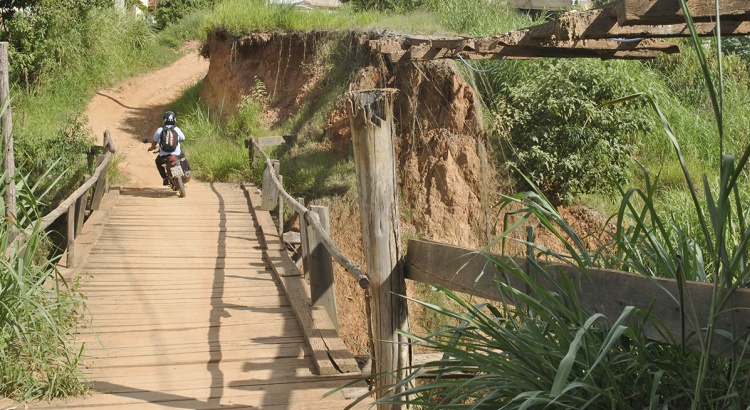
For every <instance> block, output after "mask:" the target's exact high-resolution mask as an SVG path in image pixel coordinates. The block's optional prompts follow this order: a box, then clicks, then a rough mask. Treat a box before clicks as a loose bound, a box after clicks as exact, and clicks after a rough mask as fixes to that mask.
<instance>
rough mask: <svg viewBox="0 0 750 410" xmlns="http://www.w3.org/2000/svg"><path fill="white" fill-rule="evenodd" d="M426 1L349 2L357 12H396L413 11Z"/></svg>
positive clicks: (349, 0) (356, 0)
mask: <svg viewBox="0 0 750 410" xmlns="http://www.w3.org/2000/svg"><path fill="white" fill-rule="evenodd" d="M423 2H424V0H348V3H351V4H352V5H354V7H355V9H357V10H379V11H384V10H391V11H394V12H405V11H413V10H414V9H416V8H418V7H419V6H421V5H422V4H423Z"/></svg>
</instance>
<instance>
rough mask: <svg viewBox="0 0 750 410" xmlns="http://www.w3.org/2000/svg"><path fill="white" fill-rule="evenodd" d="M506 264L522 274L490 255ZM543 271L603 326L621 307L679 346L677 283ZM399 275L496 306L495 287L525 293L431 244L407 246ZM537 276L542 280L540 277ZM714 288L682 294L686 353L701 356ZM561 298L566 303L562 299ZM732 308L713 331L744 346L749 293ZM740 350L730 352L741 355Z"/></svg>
mask: <svg viewBox="0 0 750 410" xmlns="http://www.w3.org/2000/svg"><path fill="white" fill-rule="evenodd" d="M493 256H495V257H497V258H499V259H500V260H504V261H505V262H506V263H515V264H516V265H517V266H518V269H520V270H521V271H524V270H525V269H526V268H527V267H526V260H525V259H513V260H511V259H509V258H505V257H502V256H498V255H493ZM540 263H541V264H542V266H544V267H545V270H546V271H547V272H548V273H549V274H551V275H552V276H553V277H555V278H557V279H558V280H559V278H561V277H566V278H568V279H569V280H571V282H572V283H574V284H575V289H576V290H577V295H576V296H577V298H578V301H579V302H580V304H581V306H582V307H583V308H584V309H586V310H587V311H588V312H589V313H602V314H604V316H606V317H607V319H608V320H610V321H613V320H615V319H616V318H618V317H619V316H620V314H621V313H622V310H623V309H624V308H625V307H626V306H635V307H637V308H639V309H642V310H644V311H650V312H651V314H652V315H654V316H656V317H658V318H659V319H660V320H661V322H662V324H663V326H665V327H666V328H667V329H669V332H670V333H671V334H672V335H673V336H674V338H675V340H677V341H680V340H681V335H682V328H681V320H682V317H681V315H680V309H679V306H678V303H677V292H678V291H677V282H676V281H675V280H672V279H663V278H649V277H645V276H642V275H638V274H633V273H626V272H619V271H613V270H606V269H588V273H585V272H582V271H581V270H580V269H578V268H575V267H572V266H566V265H559V264H552V263H546V264H545V263H543V262H540ZM404 275H405V277H406V278H407V279H411V280H415V281H419V282H423V283H428V284H433V285H440V286H443V287H446V288H448V289H450V290H453V291H458V292H464V293H469V294H473V295H476V296H479V297H483V298H487V299H491V300H498V301H499V300H500V294H499V292H498V289H497V285H496V283H497V281H502V282H503V283H507V284H509V285H510V286H512V287H513V288H515V289H518V290H521V291H522V292H525V291H526V283H525V282H523V281H522V280H521V279H520V278H519V277H518V276H516V275H515V274H513V273H512V272H508V271H503V270H501V269H498V268H497V267H496V266H495V265H494V264H492V263H490V262H489V260H488V259H487V258H485V257H484V256H481V255H478V253H477V252H476V251H474V250H471V249H466V248H460V247H456V246H451V245H445V244H441V243H436V242H428V241H419V240H411V241H409V244H408V251H407V253H406V256H405V257H404ZM540 276H542V275H540ZM539 285H541V286H542V287H544V288H546V289H549V290H552V291H559V289H557V288H556V287H555V286H554V285H553V284H552V283H550V282H548V281H546V280H540V283H539ZM713 292H714V289H713V284H710V283H701V282H688V284H687V289H686V294H689V295H690V299H691V300H692V304H691V306H687V311H686V314H687V315H688V317H695V318H697V321H698V323H699V324H698V326H697V327H698V328H693V327H692V323H688V324H687V328H686V329H685V330H686V333H687V335H686V337H687V338H688V339H687V343H686V344H685V347H687V348H689V349H693V350H698V351H700V343H699V341H698V339H697V337H696V334H701V333H702V332H703V330H702V329H704V328H705V326H706V324H707V323H708V315H709V313H710V312H709V309H707V308H706V307H707V306H710V304H711V298H712V294H713ZM562 296H563V298H565V297H569V295H568V296H566V295H562ZM734 297H735V298H734V301H735V308H734V309H726V310H724V311H722V313H721V314H719V315H718V317H717V318H716V321H715V324H716V327H717V329H718V330H722V331H726V332H729V333H730V334H731V329H732V326H733V325H734V326H735V329H737V330H738V335H737V336H738V337H739V338H740V340H744V337H745V336H746V333H747V331H748V329H750V315H747V314H746V313H744V312H746V311H747V310H748V309H749V308H750V289H738V290H736V291H735V293H734ZM644 330H645V334H646V337H648V338H649V339H652V340H659V341H662V342H668V343H669V342H671V340H665V339H664V336H665V335H663V334H662V333H661V332H660V331H659V330H657V329H656V328H654V327H653V326H652V325H651V324H649V323H646V324H645V327H644ZM740 345H741V344H740V343H738V344H737V345H736V346H734V347H735V349H737V351H736V352H739V351H740V350H741V346H740ZM731 347H732V346H731V344H730V342H729V341H728V340H727V339H725V338H723V337H716V338H714V344H713V346H712V350H711V352H712V353H714V354H717V355H722V356H727V357H732V351H731Z"/></svg>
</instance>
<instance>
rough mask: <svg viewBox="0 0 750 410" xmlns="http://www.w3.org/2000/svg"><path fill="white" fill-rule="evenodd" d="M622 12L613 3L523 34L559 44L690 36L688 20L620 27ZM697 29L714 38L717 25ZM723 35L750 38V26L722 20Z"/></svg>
mask: <svg viewBox="0 0 750 410" xmlns="http://www.w3.org/2000/svg"><path fill="white" fill-rule="evenodd" d="M619 8H620V3H610V4H607V5H605V6H602V7H599V8H596V9H592V10H588V11H584V12H568V13H565V14H563V15H561V16H560V17H559V18H558V19H556V20H553V21H549V22H547V23H544V24H540V25H537V26H533V27H529V28H527V29H525V30H521V31H527V32H528V36H531V37H534V38H538V39H550V38H555V39H557V40H585V39H612V38H670V37H687V36H689V35H690V30H689V28H688V27H687V25H686V24H685V21H684V19H683V20H682V21H680V22H677V23H674V24H660V25H647V24H636V25H628V26H622V25H620V24H619V23H618V14H619ZM695 28H696V30H697V32H698V34H699V35H701V36H711V35H714V30H715V29H716V23H715V22H697V23H696V24H695ZM721 34H722V35H723V36H741V35H748V34H750V22H748V21H738V20H722V22H721Z"/></svg>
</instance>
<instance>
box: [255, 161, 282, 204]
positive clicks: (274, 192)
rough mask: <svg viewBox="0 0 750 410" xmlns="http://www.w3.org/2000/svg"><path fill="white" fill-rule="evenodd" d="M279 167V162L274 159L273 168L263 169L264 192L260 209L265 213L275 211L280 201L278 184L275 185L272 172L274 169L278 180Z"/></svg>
mask: <svg viewBox="0 0 750 410" xmlns="http://www.w3.org/2000/svg"><path fill="white" fill-rule="evenodd" d="M279 167H280V165H279V161H278V160H275V159H273V160H271V167H270V168H269V167H268V166H266V167H265V168H264V169H263V187H262V188H261V189H262V191H263V194H262V195H263V198H262V199H261V204H260V209H262V210H264V211H271V210H273V209H274V208H276V204H277V202H278V201H279V189H278V188H277V187H276V184H274V183H273V180H272V179H271V171H270V169H273V172H274V175H275V176H276V178H277V179H278V177H279Z"/></svg>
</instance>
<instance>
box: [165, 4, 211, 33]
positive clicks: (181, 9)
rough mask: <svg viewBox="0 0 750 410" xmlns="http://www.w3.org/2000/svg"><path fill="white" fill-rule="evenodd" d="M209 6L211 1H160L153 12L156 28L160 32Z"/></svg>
mask: <svg viewBox="0 0 750 410" xmlns="http://www.w3.org/2000/svg"><path fill="white" fill-rule="evenodd" d="M211 4H213V2H212V1H211V0H162V1H160V2H159V5H158V6H157V8H156V11H155V12H154V18H155V19H156V27H157V28H158V29H160V30H162V29H164V28H166V27H167V26H169V25H171V24H173V23H175V22H177V21H179V20H182V18H183V17H185V16H187V15H188V14H190V13H191V12H193V11H195V10H198V9H201V8H203V7H206V6H208V5H211Z"/></svg>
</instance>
